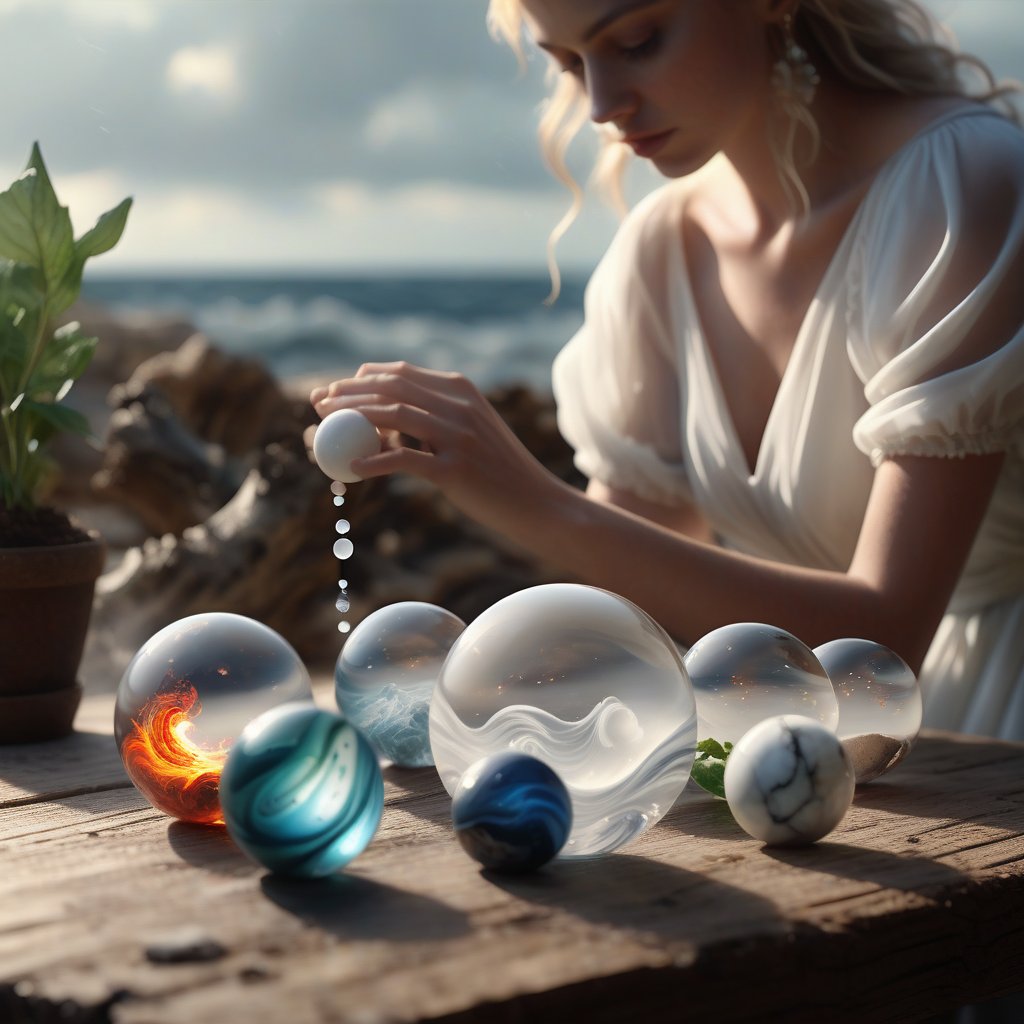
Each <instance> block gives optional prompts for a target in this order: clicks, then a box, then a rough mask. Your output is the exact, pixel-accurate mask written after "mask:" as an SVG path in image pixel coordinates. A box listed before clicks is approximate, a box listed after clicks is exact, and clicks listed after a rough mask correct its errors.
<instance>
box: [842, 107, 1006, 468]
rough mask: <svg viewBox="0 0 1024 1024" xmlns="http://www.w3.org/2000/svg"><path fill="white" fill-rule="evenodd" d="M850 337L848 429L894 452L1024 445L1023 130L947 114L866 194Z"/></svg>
mask: <svg viewBox="0 0 1024 1024" xmlns="http://www.w3.org/2000/svg"><path fill="white" fill-rule="evenodd" d="M863 212H864V217H865V220H864V223H863V225H862V229H861V231H860V232H859V236H858V245H857V249H856V252H855V253H854V256H853V259H852V263H851V268H850V269H851V273H850V278H849V296H850V302H849V307H848V332H847V338H848V349H849V356H850V359H851V363H852V365H853V368H854V370H855V372H856V373H857V375H858V376H859V378H860V380H861V382H862V383H863V385H864V394H865V397H866V398H867V401H868V404H869V408H868V409H867V411H866V412H865V413H864V414H863V415H862V416H861V417H860V419H859V420H858V421H857V422H856V424H855V426H854V430H853V439H854V442H855V444H856V445H857V447H858V448H859V449H860V450H861V451H863V452H864V453H865V454H867V455H868V456H869V457H870V458H871V461H872V463H873V464H874V465H876V466H877V465H878V464H880V463H881V462H882V461H883V460H884V459H885V458H887V457H890V456H893V455H935V456H947V457H948V456H962V455H967V454H972V453H987V452H997V451H1016V452H1017V453H1019V454H1024V133H1022V132H1021V131H1020V130H1019V129H1018V128H1017V127H1016V126H1015V125H1013V124H1012V123H1011V122H1009V121H1007V120H1005V119H1003V118H1002V117H1000V116H999V115H997V114H996V113H994V112H992V113H988V112H984V111H980V110H972V111H969V112H967V114H966V116H965V115H964V114H961V115H960V116H954V117H952V118H947V119H946V120H945V121H944V122H942V123H939V124H938V125H936V126H934V127H933V128H932V129H929V130H927V131H926V132H925V133H923V134H922V135H921V136H920V137H919V138H918V139H916V140H914V141H913V142H912V143H911V144H909V145H908V146H907V147H905V150H904V151H903V152H902V153H901V154H898V155H897V158H896V159H894V160H893V161H891V162H890V164H889V165H887V167H886V168H884V169H883V171H882V172H881V173H880V175H879V178H878V180H876V182H875V184H874V185H873V186H872V189H871V192H870V193H869V195H868V198H867V200H866V201H865V209H864V211H863Z"/></svg>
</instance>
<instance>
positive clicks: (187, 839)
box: [167, 821, 260, 875]
mask: <svg viewBox="0 0 1024 1024" xmlns="http://www.w3.org/2000/svg"><path fill="white" fill-rule="evenodd" d="M167 842H168V844H169V845H170V847H171V849H172V850H173V851H174V852H175V854H176V855H177V856H178V857H180V858H181V859H182V860H183V861H185V863H186V864H191V865H192V867H195V868H202V869H203V870H204V871H210V872H212V873H214V874H218V875H239V874H246V873H251V874H254V873H256V872H257V871H259V870H260V868H259V867H258V866H257V865H256V864H255V863H253V861H251V860H249V858H248V857H246V856H245V854H244V853H242V851H241V850H240V849H239V848H238V847H237V846H236V845H235V843H234V841H233V840H232V839H231V836H229V835H228V830H227V829H226V828H225V827H224V826H223V825H196V824H194V823H193V822H190V821H172V822H171V823H170V824H169V825H168V826H167ZM244 868H248V869H249V872H245V871H243V870H242V869H244Z"/></svg>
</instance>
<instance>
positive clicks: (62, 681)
mask: <svg viewBox="0 0 1024 1024" xmlns="http://www.w3.org/2000/svg"><path fill="white" fill-rule="evenodd" d="M105 555H106V545H105V544H104V543H103V541H102V539H101V538H100V537H99V536H97V535H91V536H90V539H89V540H87V541H83V542H81V543H76V544H61V545H56V546H53V547H23V548H0V743H32V742H36V741H38V740H49V739H57V738H58V737H60V736H66V735H67V734H68V733H69V732H71V727H72V724H73V722H74V718H75V712H76V711H77V710H78V704H79V701H80V700H81V699H82V686H81V683H80V682H79V681H78V667H79V664H80V662H81V660H82V650H83V648H84V647H85V637H86V633H87V631H88V629H89V616H90V614H91V612H92V602H93V590H94V588H95V584H96V578H97V577H98V576H99V574H100V572H102V570H103V563H104V557H105Z"/></svg>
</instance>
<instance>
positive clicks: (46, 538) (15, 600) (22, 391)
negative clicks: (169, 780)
mask: <svg viewBox="0 0 1024 1024" xmlns="http://www.w3.org/2000/svg"><path fill="white" fill-rule="evenodd" d="M130 207H131V199H125V200H124V201H123V202H122V203H120V204H119V205H118V206H116V207H115V208H114V209H112V210H109V211H108V212H107V213H105V214H103V216H102V217H100V218H99V220H98V221H97V222H96V225H95V226H94V227H93V228H92V229H91V230H89V231H86V232H85V233H84V234H83V235H82V236H81V237H80V238H78V239H76V238H75V237H74V235H73V233H72V227H71V218H70V216H69V214H68V210H67V207H64V206H61V205H60V203H59V202H58V200H57V196H56V195H55V193H54V190H53V185H52V184H51V182H50V178H49V175H48V174H47V172H46V167H45V165H44V164H43V158H42V155H41V153H40V151H39V146H38V144H36V145H34V146H33V147H32V154H31V156H30V158H29V162H28V165H27V167H26V168H25V171H24V173H23V174H22V175H21V177H19V178H18V179H17V180H16V181H15V182H14V183H13V184H12V185H11V186H10V188H8V189H7V191H5V192H2V193H0V742H3V743H12V742H30V741H35V740H42V739H52V738H55V737H57V736H62V735H66V734H67V733H68V732H70V731H71V727H72V722H73V719H74V715H75V711H76V710H77V708H78V703H79V701H80V699H81V694H82V689H81V684H80V683H79V681H78V667H79V663H80V661H81V657H82V651H83V648H84V644H85V636H86V632H87V630H88V626H89V616H90V613H91V610H92V600H93V588H94V584H95V581H96V578H97V576H99V574H100V572H101V570H102V568H103V562H104V555H105V546H104V544H103V541H102V539H101V538H100V537H99V536H98V535H97V534H95V533H91V532H88V531H86V530H84V529H82V528H80V527H79V526H77V525H76V524H75V523H74V522H72V521H71V519H70V518H69V517H68V516H67V515H66V514H65V513H63V512H61V511H59V510H58V509H56V508H54V507H52V506H49V505H46V504H45V500H46V495H47V491H48V487H49V486H50V485H51V484H52V482H53V479H54V468H55V467H54V465H53V462H52V460H51V459H50V458H49V456H48V454H47V445H48V443H49V442H50V441H51V440H52V439H53V438H54V436H55V435H56V434H58V433H59V432H60V431H64V430H68V431H74V432H76V433H79V434H88V433H89V425H88V422H87V420H86V419H85V417H84V416H82V415H81V413H79V412H76V411H75V410H74V409H71V408H69V407H68V406H67V405H66V404H65V402H64V400H65V399H66V398H67V395H68V392H69V391H70V390H71V387H72V385H73V384H74V382H75V381H76V380H77V379H78V378H79V377H80V376H81V374H82V372H83V371H84V370H85V368H86V367H87V366H88V365H89V361H90V359H91V358H92V354H93V350H94V349H95V347H96V341H97V339H96V338H89V337H85V336H83V335H82V334H81V332H80V330H79V326H78V324H77V323H67V324H64V325H63V326H57V325H58V324H59V323H60V317H61V314H63V313H65V312H66V311H67V309H68V307H69V306H70V305H71V304H72V303H73V302H74V301H75V299H76V298H77V297H78V293H79V291H80V290H81V286H82V269H83V267H84V266H85V262H86V260H88V259H89V258H90V257H92V256H96V255H98V254H100V253H103V252H106V251H107V250H108V249H111V248H112V247H113V246H114V245H116V244H117V241H118V239H120V237H121V233H122V232H123V231H124V225H125V221H126V219H127V217H128V210H129V208H130Z"/></svg>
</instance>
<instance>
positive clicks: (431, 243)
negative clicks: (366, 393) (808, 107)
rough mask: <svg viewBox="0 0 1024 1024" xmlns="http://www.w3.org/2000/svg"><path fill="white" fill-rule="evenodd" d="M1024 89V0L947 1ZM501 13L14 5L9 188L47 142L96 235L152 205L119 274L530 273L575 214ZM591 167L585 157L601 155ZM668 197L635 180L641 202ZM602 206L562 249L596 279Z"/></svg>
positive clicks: (251, 4)
mask: <svg viewBox="0 0 1024 1024" xmlns="http://www.w3.org/2000/svg"><path fill="white" fill-rule="evenodd" d="M929 6H931V7H932V8H933V9H934V10H936V11H937V12H938V13H939V14H940V16H942V17H943V18H944V19H945V20H946V21H947V23H948V24H949V25H950V26H951V27H952V28H953V29H954V31H955V32H956V34H957V36H958V38H959V40H960V42H961V44H962V45H963V46H964V47H965V48H967V49H971V50H973V51H974V52H976V53H978V54H980V55H981V56H983V57H985V58H986V59H987V60H988V61H989V62H990V64H991V65H992V66H993V68H994V70H995V71H996V72H997V74H999V75H1000V76H1014V77H1017V78H1021V79H1024V0H929ZM485 9H486V2H485V0H0V95H3V97H4V115H3V124H4V130H3V132H2V133H0V176H2V177H0V180H2V181H3V182H4V183H6V182H9V181H10V180H11V179H12V178H13V177H14V176H15V175H16V174H17V173H18V172H19V171H20V170H21V168H22V167H23V166H24V163H25V159H26V157H27V155H28V152H29V149H30V148H31V144H32V142H33V140H38V141H39V142H40V144H41V146H42V149H43V153H44V156H45V158H46V161H47V164H48V165H49V167H50V171H51V174H52V176H53V178H54V180H55V184H56V186H57V188H58V193H59V194H60V196H61V198H62V200H63V201H65V202H66V203H68V205H70V207H71V212H72V216H73V218H74V220H75V224H76V228H77V229H78V230H83V229H84V228H85V227H87V226H88V224H89V223H91V219H92V218H94V217H95V216H96V215H97V214H98V213H100V212H102V210H104V209H106V208H108V207H109V206H112V205H114V204H115V203H116V202H117V201H118V200H120V199H121V198H122V197H123V196H125V195H133V196H134V197H135V208H134V209H133V212H132V215H131V218H130V221H129V226H128V231H127V232H126V234H125V237H124V239H123V240H122V243H121V245H120V246H119V247H118V248H117V249H116V250H115V251H114V252H112V253H110V254H108V255H106V256H104V257H103V258H102V261H98V262H97V265H96V269H97V270H99V269H101V268H100V266H99V263H100V262H102V269H103V270H106V271H108V272H122V271H145V270H159V269H170V268H176V269H182V268H184V269H191V270H196V271H203V270H207V269H210V268H232V269H252V268H265V269H268V270H269V269H274V270H277V269H282V268H284V269H288V268H290V269H293V270H300V269H309V268H320V269H332V270H333V269H339V270H376V269H380V270H389V269H435V270H438V269H449V268H476V269H485V268H494V269H509V268H516V269H526V270H531V271H535V272H538V273H543V270H544V262H543V259H544V253H543V250H544V240H545V238H546V236H547V233H548V231H549V230H550V228H551V226H552V224H553V223H554V222H555V221H556V220H557V218H558V217H559V215H560V214H561V213H562V211H563V210H564V208H565V204H566V197H565V193H564V192H563V191H562V188H561V186H560V185H558V184H557V183H555V182H553V181H552V180H551V179H550V178H549V176H548V175H547V172H546V171H545V169H544V167H543V165H542V164H541V161H540V157H539V155H538V151H537V145H536V142H535V135H534V127H535V121H536V107H537V104H538V103H539V101H540V100H541V98H542V96H543V93H544V89H543V68H542V65H541V64H540V62H539V61H536V62H534V63H533V65H532V66H531V68H530V69H529V71H528V72H527V74H526V75H525V76H522V75H520V74H519V72H518V70H517V67H516V62H515V60H514V58H513V57H512V55H511V54H510V53H509V52H508V51H506V50H505V49H503V48H502V47H499V46H498V45H497V44H496V43H494V42H493V41H492V40H491V39H490V37H489V36H488V34H487V30H486V27H485V23H484V13H485ZM582 157H583V154H582V153H581V155H580V159H582ZM652 180H653V179H644V178H643V177H640V178H639V179H634V186H633V187H634V192H635V193H636V192H638V191H643V190H644V189H645V188H646V187H649V186H650V184H651V183H652ZM614 223H615V221H614V218H613V217H612V215H611V214H610V213H608V212H607V211H605V210H604V209H603V208H602V207H601V206H600V204H599V203H598V202H597V201H596V200H594V201H591V203H590V204H589V205H588V209H587V211H586V213H585V214H584V216H583V217H582V219H581V220H580V222H579V223H578V225H577V227H576V228H574V229H573V231H572V233H571V235H570V236H569V237H568V238H567V239H566V241H565V242H564V243H563V245H562V247H561V248H560V254H561V258H562V260H563V263H564V264H565V265H566V266H567V267H574V268H577V269H582V270H585V269H588V268H589V267H591V266H592V265H593V263H594V262H595V261H596V259H597V257H598V256H599V255H600V252H601V251H602V250H603V248H604V246H605V244H606V243H607V241H608V238H609V237H610V235H611V232H612V230H613V229H614Z"/></svg>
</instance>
